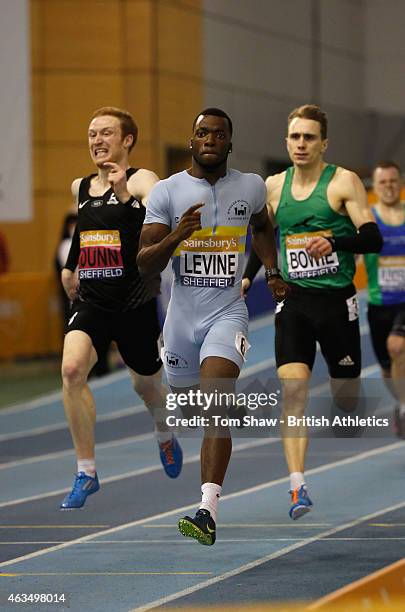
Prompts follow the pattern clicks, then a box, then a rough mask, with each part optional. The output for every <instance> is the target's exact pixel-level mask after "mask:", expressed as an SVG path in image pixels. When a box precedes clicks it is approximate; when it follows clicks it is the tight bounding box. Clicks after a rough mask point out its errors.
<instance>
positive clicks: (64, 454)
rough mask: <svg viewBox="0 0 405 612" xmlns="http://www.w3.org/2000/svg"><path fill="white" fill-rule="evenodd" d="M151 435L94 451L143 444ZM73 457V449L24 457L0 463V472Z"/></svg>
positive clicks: (138, 436) (120, 440)
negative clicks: (133, 443) (49, 460)
mask: <svg viewBox="0 0 405 612" xmlns="http://www.w3.org/2000/svg"><path fill="white" fill-rule="evenodd" d="M154 437H155V435H154V434H153V433H144V434H138V435H137V436H128V437H127V438H119V439H117V440H111V441H110V442H102V443H100V444H96V451H100V450H104V449H105V448H114V447H116V446H121V445H123V446H124V445H125V444H130V443H132V442H143V440H149V439H151V438H154ZM70 455H75V450H74V448H69V449H67V450H64V451H55V452H54V453H45V454H44V455H36V456H35V457H26V458H25V459H17V460H16V461H9V462H8V463H0V470H7V469H8V468H15V467H19V466H20V465H27V464H29V465H31V464H32V463H39V462H40V461H47V460H48V459H62V458H63V457H69V456H70Z"/></svg>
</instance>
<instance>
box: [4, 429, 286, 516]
mask: <svg viewBox="0 0 405 612" xmlns="http://www.w3.org/2000/svg"><path fill="white" fill-rule="evenodd" d="M144 435H145V436H150V437H152V436H153V434H144ZM279 441H280V438H263V439H261V440H254V441H253V442H244V443H242V444H237V445H236V446H234V447H233V451H232V452H233V453H236V452H238V451H242V450H246V449H250V448H256V447H258V446H265V445H266V444H274V443H276V442H279ZM118 444H119V442H118V441H114V442H113V443H111V445H112V446H117V445H118ZM199 460H200V454H199V453H198V454H196V455H191V456H190V457H187V458H186V459H184V461H183V465H185V464H188V463H196V462H197V461H199ZM162 469H163V468H162V465H161V464H160V463H159V464H153V465H149V466H147V467H144V468H139V469H138V470H132V471H130V472H122V473H121V474H117V475H116V476H107V478H102V479H101V480H100V483H101V484H102V485H103V484H107V483H110V482H117V481H119V480H125V479H126V478H132V477H134V476H142V475H143V474H150V473H151V472H157V471H160V470H162ZM70 490H71V487H65V488H63V489H56V490H53V491H49V492H48V493H41V494H38V495H31V496H29V497H21V498H19V499H13V500H9V501H6V502H1V503H0V508H5V507H7V506H16V505H18V504H24V503H26V502H29V501H35V500H38V499H46V498H47V497H53V496H54V495H62V494H63V493H68V492H69V491H70Z"/></svg>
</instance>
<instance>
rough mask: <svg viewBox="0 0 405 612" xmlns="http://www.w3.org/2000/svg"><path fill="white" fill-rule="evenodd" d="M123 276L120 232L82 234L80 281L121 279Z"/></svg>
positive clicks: (97, 231) (102, 231) (95, 231)
mask: <svg viewBox="0 0 405 612" xmlns="http://www.w3.org/2000/svg"><path fill="white" fill-rule="evenodd" d="M123 275H124V264H123V261H122V255H121V238H120V233H119V231H118V230H90V231H87V232H80V257H79V279H80V280H90V279H105V278H120V277H122V276H123Z"/></svg>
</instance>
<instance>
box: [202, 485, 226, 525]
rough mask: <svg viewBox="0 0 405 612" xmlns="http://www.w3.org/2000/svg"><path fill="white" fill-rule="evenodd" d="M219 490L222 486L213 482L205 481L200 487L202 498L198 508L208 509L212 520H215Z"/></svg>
mask: <svg viewBox="0 0 405 612" xmlns="http://www.w3.org/2000/svg"><path fill="white" fill-rule="evenodd" d="M221 491H222V487H221V486H220V485H218V484H216V483H215V482H205V483H204V484H203V485H202V487H201V493H202V500H201V504H200V510H201V509H204V510H209V512H210V514H211V516H212V518H213V519H214V521H216V520H217V506H218V500H219V498H220V496H221Z"/></svg>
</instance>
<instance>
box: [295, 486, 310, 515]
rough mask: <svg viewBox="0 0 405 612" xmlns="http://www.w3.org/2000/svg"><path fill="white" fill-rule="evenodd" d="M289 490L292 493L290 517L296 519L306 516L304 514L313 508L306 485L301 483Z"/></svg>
mask: <svg viewBox="0 0 405 612" xmlns="http://www.w3.org/2000/svg"><path fill="white" fill-rule="evenodd" d="M289 492H290V493H291V508H290V512H289V514H290V518H292V520H293V521H296V520H297V519H299V518H300V516H304V514H306V513H307V512H309V511H310V510H311V508H312V506H313V503H312V502H311V500H310V499H309V497H308V491H307V488H306V486H305V485H301V486H300V487H297V488H296V489H294V490H293V491H289Z"/></svg>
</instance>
